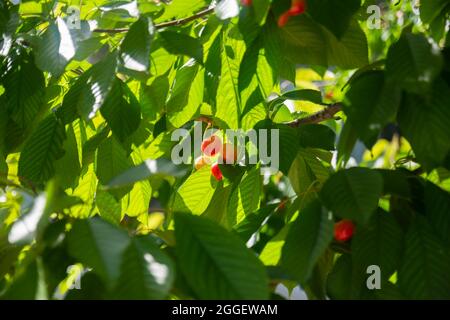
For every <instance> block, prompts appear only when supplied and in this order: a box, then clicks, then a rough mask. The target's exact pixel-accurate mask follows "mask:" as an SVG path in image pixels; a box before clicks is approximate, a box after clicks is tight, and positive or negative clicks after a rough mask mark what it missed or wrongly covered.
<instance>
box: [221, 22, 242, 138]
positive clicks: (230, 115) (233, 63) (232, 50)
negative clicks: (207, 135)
mask: <svg viewBox="0 0 450 320" xmlns="http://www.w3.org/2000/svg"><path fill="white" fill-rule="evenodd" d="M245 49H246V46H245V42H244V41H243V39H242V35H241V34H240V33H239V30H238V28H237V27H233V28H231V29H229V30H228V31H227V32H226V34H224V38H223V41H222V54H221V59H222V61H221V63H222V71H221V75H220V82H219V85H218V88H217V96H216V110H215V111H216V112H215V116H216V117H217V118H218V119H220V120H222V121H223V122H225V123H226V124H227V125H228V127H229V128H231V129H237V128H239V119H240V116H241V114H242V111H243V110H242V104H241V98H240V94H239V83H238V80H239V70H240V65H241V61H242V58H243V56H244V53H245Z"/></svg>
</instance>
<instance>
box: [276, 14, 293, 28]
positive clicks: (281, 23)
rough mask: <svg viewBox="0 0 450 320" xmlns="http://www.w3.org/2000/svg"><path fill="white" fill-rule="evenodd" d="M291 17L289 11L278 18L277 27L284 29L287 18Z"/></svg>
mask: <svg viewBox="0 0 450 320" xmlns="http://www.w3.org/2000/svg"><path fill="white" fill-rule="evenodd" d="M290 17H291V14H290V12H289V11H286V12H285V13H283V14H282V15H281V16H280V17H279V18H278V26H279V27H280V28H282V27H284V26H285V25H286V24H287V23H288V21H289V18H290Z"/></svg>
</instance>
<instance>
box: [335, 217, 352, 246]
mask: <svg viewBox="0 0 450 320" xmlns="http://www.w3.org/2000/svg"><path fill="white" fill-rule="evenodd" d="M354 231H355V225H354V223H353V222H352V221H351V220H348V219H344V220H341V221H339V222H338V223H336V224H335V225H334V238H335V239H336V240H337V241H340V242H345V241H348V240H350V239H351V238H352V237H353V233H354Z"/></svg>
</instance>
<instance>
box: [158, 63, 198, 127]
mask: <svg viewBox="0 0 450 320" xmlns="http://www.w3.org/2000/svg"><path fill="white" fill-rule="evenodd" d="M203 91H204V73H203V70H199V65H198V64H197V63H195V62H194V61H193V60H190V61H188V62H187V63H186V64H185V65H183V66H182V67H181V68H180V69H178V70H177V73H176V76H175V79H174V83H173V86H172V88H171V94H170V97H169V99H168V101H167V103H166V112H167V121H168V123H170V125H171V126H173V127H174V128H179V127H181V126H183V125H184V124H185V123H186V122H188V121H189V120H191V119H192V118H193V117H194V116H195V115H196V114H197V113H198V109H199V107H200V105H201V103H202V102H203Z"/></svg>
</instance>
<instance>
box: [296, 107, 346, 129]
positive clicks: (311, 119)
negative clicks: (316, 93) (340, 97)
mask: <svg viewBox="0 0 450 320" xmlns="http://www.w3.org/2000/svg"><path fill="white" fill-rule="evenodd" d="M341 110H342V104H341V103H339V102H338V103H334V104H330V105H329V106H328V107H327V108H325V109H324V110H322V111H319V112H317V113H314V114H312V115H310V116H308V117H305V118H301V119H297V120H295V121H292V122H289V123H288V125H289V126H290V127H294V128H295V127H299V126H301V125H304V124H314V123H319V122H322V121H325V120H329V119H332V118H333V117H334V115H335V114H336V113H338V112H339V111H341Z"/></svg>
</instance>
